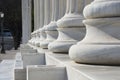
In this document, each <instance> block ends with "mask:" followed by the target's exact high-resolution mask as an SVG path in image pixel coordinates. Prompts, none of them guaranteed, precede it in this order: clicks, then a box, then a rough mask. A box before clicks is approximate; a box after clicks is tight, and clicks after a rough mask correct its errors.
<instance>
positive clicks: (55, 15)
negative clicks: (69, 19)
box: [41, 0, 64, 48]
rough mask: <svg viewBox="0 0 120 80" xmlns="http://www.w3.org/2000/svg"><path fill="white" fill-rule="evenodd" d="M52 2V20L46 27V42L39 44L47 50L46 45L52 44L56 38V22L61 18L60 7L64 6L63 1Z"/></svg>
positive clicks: (53, 0)
mask: <svg viewBox="0 0 120 80" xmlns="http://www.w3.org/2000/svg"><path fill="white" fill-rule="evenodd" d="M51 1H52V18H51V22H50V23H49V24H48V25H47V26H46V28H45V32H46V34H47V37H46V40H45V41H43V42H42V43H41V45H42V46H41V47H42V48H48V44H49V43H50V42H53V41H54V40H56V39H57V37H58V31H57V29H56V28H57V20H58V19H59V18H60V17H62V16H63V13H62V12H63V11H62V12H61V14H60V11H61V9H63V8H61V9H60V7H61V6H64V4H63V3H62V2H63V0H51Z"/></svg>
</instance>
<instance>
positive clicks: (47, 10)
mask: <svg viewBox="0 0 120 80" xmlns="http://www.w3.org/2000/svg"><path fill="white" fill-rule="evenodd" d="M51 6H52V4H51V0H44V26H43V28H42V29H41V32H40V34H41V35H40V36H41V42H40V47H41V46H42V45H41V43H42V41H44V40H45V39H46V33H45V28H46V26H47V25H48V24H49V23H50V21H51V9H52V7H51Z"/></svg>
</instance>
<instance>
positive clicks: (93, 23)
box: [69, 18, 120, 65]
mask: <svg viewBox="0 0 120 80" xmlns="http://www.w3.org/2000/svg"><path fill="white" fill-rule="evenodd" d="M84 23H85V24H86V28H87V32H86V36H85V38H84V39H83V40H82V41H81V42H79V43H78V44H77V45H73V46H72V47H71V48H70V50H69V56H70V58H71V59H73V60H74V61H75V62H78V63H87V64H102V65H120V36H119V34H120V31H119V30H120V18H100V19H88V20H85V21H84Z"/></svg>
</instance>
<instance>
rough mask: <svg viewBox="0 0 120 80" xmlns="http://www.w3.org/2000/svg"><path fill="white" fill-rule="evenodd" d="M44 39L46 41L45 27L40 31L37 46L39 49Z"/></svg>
mask: <svg viewBox="0 0 120 80" xmlns="http://www.w3.org/2000/svg"><path fill="white" fill-rule="evenodd" d="M45 39H46V33H45V26H44V27H43V28H42V29H41V31H40V40H39V42H40V44H39V46H40V47H41V43H42V41H44V40H45Z"/></svg>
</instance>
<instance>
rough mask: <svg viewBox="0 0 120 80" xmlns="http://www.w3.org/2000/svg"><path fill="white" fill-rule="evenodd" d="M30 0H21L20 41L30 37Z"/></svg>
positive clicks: (24, 41) (25, 41) (23, 41)
mask: <svg viewBox="0 0 120 80" xmlns="http://www.w3.org/2000/svg"><path fill="white" fill-rule="evenodd" d="M31 7H32V6H31V0H22V43H23V44H25V43H27V42H28V40H29V39H30V36H31V35H30V33H31Z"/></svg>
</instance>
